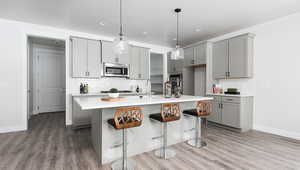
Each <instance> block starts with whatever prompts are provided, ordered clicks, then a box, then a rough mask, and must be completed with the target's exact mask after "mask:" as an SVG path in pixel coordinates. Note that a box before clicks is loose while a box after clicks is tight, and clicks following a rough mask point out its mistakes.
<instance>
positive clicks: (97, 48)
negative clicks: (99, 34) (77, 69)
mask: <svg viewBox="0 0 300 170" xmlns="http://www.w3.org/2000/svg"><path fill="white" fill-rule="evenodd" d="M100 64H101V44H100V41H93V40H88V68H87V70H88V76H89V77H91V78H99V77H100V76H101V75H100V73H101V68H100Z"/></svg>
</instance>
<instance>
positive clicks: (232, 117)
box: [208, 96, 253, 132]
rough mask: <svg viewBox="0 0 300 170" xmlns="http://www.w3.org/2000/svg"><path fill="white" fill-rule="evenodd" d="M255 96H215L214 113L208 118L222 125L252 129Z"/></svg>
mask: <svg viewBox="0 0 300 170" xmlns="http://www.w3.org/2000/svg"><path fill="white" fill-rule="evenodd" d="M252 119H253V97H248V96H247V97H246V96H245V97H243V96H237V97H227V96H214V102H213V108H212V114H211V115H210V116H209V117H208V120H209V121H211V122H215V123H218V124H221V125H225V126H229V127H233V128H237V129H240V130H241V131H242V132H245V131H248V130H250V129H252V123H253V120H252Z"/></svg>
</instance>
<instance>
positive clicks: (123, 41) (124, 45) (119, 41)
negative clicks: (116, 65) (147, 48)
mask: <svg viewBox="0 0 300 170" xmlns="http://www.w3.org/2000/svg"><path fill="white" fill-rule="evenodd" d="M113 44H114V53H115V55H117V56H120V55H122V54H127V53H128V51H129V43H128V40H127V38H126V37H125V36H124V34H123V23H122V0H120V33H119V37H117V38H115V40H114V43H113Z"/></svg>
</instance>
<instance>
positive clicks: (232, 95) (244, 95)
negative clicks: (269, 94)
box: [206, 93, 253, 97]
mask: <svg viewBox="0 0 300 170" xmlns="http://www.w3.org/2000/svg"><path fill="white" fill-rule="evenodd" d="M206 95H208V96H225V97H226V96H227V97H252V96H253V95H251V94H239V95H236V94H214V93H207V94H206Z"/></svg>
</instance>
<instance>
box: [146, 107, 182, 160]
mask: <svg viewBox="0 0 300 170" xmlns="http://www.w3.org/2000/svg"><path fill="white" fill-rule="evenodd" d="M180 115H181V111H180V106H179V104H162V108H161V112H160V113H154V114H150V115H149V118H150V119H152V120H155V121H159V122H161V123H162V124H163V136H162V137H163V146H162V147H161V149H160V150H157V151H156V152H155V153H154V154H155V156H157V157H159V158H163V159H169V158H172V157H174V156H175V155H176V153H175V152H174V151H172V150H170V149H168V150H167V142H168V141H167V140H168V139H167V137H168V129H167V128H168V122H172V121H176V120H179V119H180Z"/></svg>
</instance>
